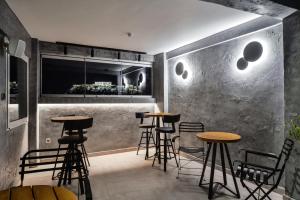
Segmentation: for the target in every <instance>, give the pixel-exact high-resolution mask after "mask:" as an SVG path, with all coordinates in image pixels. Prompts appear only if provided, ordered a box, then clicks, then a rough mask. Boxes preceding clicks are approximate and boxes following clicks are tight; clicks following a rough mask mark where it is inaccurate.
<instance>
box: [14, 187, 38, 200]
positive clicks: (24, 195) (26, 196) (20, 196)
mask: <svg viewBox="0 0 300 200" xmlns="http://www.w3.org/2000/svg"><path fill="white" fill-rule="evenodd" d="M10 192H11V197H10V199H11V200H32V199H33V195H32V191H31V187H30V186H23V187H21V186H20V187H13V188H11V189H10Z"/></svg>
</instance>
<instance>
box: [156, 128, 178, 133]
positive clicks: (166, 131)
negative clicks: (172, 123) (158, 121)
mask: <svg viewBox="0 0 300 200" xmlns="http://www.w3.org/2000/svg"><path fill="white" fill-rule="evenodd" d="M157 130H158V131H159V132H162V133H174V129H173V128H172V127H159V128H158V129H157Z"/></svg>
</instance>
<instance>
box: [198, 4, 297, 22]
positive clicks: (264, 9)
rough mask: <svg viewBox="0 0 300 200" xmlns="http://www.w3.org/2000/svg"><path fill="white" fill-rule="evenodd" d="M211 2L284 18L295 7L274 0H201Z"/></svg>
mask: <svg viewBox="0 0 300 200" xmlns="http://www.w3.org/2000/svg"><path fill="white" fill-rule="evenodd" d="M201 1H206V2H210V3H216V4H220V5H222V6H226V7H231V8H235V9H238V10H243V11H246V12H252V13H256V14H259V15H267V16H270V17H276V18H279V19H283V18H285V17H286V16H288V15H290V14H292V13H293V12H294V11H295V9H293V8H289V7H287V6H284V5H281V4H278V3H275V2H274V1H272V0H239V1H237V0H201Z"/></svg>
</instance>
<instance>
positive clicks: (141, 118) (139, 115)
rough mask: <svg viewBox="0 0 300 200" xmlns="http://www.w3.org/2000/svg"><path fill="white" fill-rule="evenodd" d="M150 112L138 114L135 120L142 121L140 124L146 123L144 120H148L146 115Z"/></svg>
mask: <svg viewBox="0 0 300 200" xmlns="http://www.w3.org/2000/svg"><path fill="white" fill-rule="evenodd" d="M146 113H149V112H136V113H135V118H137V119H140V124H143V123H144V118H146V116H145V114H146Z"/></svg>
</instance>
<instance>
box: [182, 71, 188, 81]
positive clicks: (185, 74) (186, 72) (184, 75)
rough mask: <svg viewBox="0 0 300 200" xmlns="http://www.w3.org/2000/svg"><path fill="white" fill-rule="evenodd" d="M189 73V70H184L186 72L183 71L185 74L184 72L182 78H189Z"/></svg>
mask: <svg viewBox="0 0 300 200" xmlns="http://www.w3.org/2000/svg"><path fill="white" fill-rule="evenodd" d="M188 74H189V73H188V71H186V70H184V72H183V74H182V78H183V79H187V77H188Z"/></svg>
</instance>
